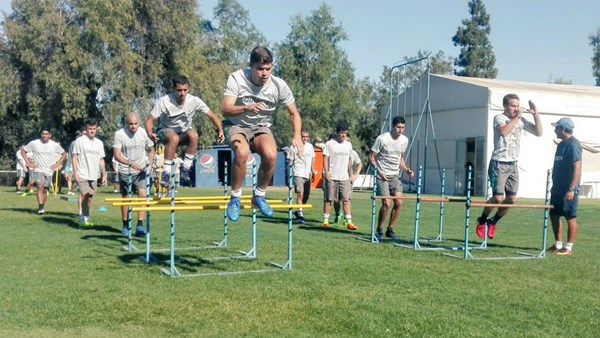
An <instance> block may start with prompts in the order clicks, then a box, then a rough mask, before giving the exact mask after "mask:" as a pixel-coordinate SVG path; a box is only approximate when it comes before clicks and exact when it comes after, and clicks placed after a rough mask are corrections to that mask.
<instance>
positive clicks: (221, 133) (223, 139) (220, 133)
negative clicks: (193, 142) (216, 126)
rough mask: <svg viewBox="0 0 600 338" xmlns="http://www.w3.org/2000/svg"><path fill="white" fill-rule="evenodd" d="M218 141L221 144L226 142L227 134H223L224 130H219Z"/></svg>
mask: <svg viewBox="0 0 600 338" xmlns="http://www.w3.org/2000/svg"><path fill="white" fill-rule="evenodd" d="M217 142H219V144H222V143H225V134H223V131H222V130H219V131H218V132H217Z"/></svg>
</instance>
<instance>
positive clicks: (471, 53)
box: [452, 0, 498, 79]
mask: <svg viewBox="0 0 600 338" xmlns="http://www.w3.org/2000/svg"><path fill="white" fill-rule="evenodd" d="M469 16H470V17H469V19H464V20H462V24H463V25H462V26H459V27H458V31H457V32H456V34H455V35H454V36H453V37H452V42H453V43H454V45H455V46H461V48H460V54H459V56H458V58H457V59H456V61H455V65H456V66H457V67H459V68H458V69H457V70H456V75H459V76H470V77H481V78H488V79H494V78H496V75H498V69H496V67H495V64H496V56H495V55H494V52H493V50H492V44H491V42H490V40H489V38H488V36H489V34H490V29H491V28H490V16H489V15H488V14H487V12H486V10H485V5H484V4H483V0H471V1H469Z"/></svg>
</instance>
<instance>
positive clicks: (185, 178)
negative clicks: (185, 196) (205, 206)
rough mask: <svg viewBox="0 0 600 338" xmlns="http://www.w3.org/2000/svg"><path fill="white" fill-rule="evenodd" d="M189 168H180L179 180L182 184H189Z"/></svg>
mask: <svg viewBox="0 0 600 338" xmlns="http://www.w3.org/2000/svg"><path fill="white" fill-rule="evenodd" d="M190 180H191V179H190V168H186V167H182V168H181V182H182V184H183V185H189V184H190Z"/></svg>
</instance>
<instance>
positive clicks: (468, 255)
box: [443, 167, 553, 260]
mask: <svg viewBox="0 0 600 338" xmlns="http://www.w3.org/2000/svg"><path fill="white" fill-rule="evenodd" d="M472 174H473V173H472V168H471V167H469V171H468V180H467V182H468V183H467V200H466V203H465V232H464V243H463V246H462V250H463V253H464V254H463V255H462V256H458V255H454V254H450V253H443V254H444V255H445V256H448V257H453V258H464V259H479V260H501V259H539V258H544V257H545V256H546V239H547V235H546V233H547V228H548V215H549V211H550V209H552V208H553V206H552V205H550V178H551V171H550V170H548V173H547V176H546V194H545V199H544V204H543V205H525V204H492V203H482V202H473V201H472V200H471V194H470V190H471V189H470V188H471V182H472ZM472 207H478V208H484V207H500V208H521V209H542V210H543V211H544V213H543V221H542V231H541V232H542V239H541V248H540V251H539V252H538V253H535V254H531V253H526V252H521V251H517V252H516V254H517V255H516V256H506V257H474V256H473V254H472V250H473V249H486V248H487V236H484V240H483V241H482V243H481V245H479V246H473V245H471V244H470V243H469V219H470V212H471V208H472ZM484 233H486V234H487V224H486V226H485V229H484Z"/></svg>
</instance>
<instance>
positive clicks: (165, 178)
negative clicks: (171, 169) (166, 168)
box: [160, 172, 171, 187]
mask: <svg viewBox="0 0 600 338" xmlns="http://www.w3.org/2000/svg"><path fill="white" fill-rule="evenodd" d="M170 184H171V173H166V172H165V173H162V177H161V178H160V185H161V186H163V187H168V186H169V185H170Z"/></svg>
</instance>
